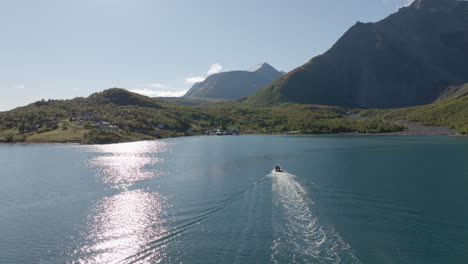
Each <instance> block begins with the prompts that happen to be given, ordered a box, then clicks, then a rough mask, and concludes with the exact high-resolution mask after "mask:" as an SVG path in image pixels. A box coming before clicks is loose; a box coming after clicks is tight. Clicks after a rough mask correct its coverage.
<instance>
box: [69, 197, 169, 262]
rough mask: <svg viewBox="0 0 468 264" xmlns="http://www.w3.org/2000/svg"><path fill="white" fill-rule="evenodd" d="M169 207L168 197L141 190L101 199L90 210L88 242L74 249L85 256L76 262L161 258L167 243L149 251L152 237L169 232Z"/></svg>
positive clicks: (86, 234) (85, 235)
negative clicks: (141, 257)
mask: <svg viewBox="0 0 468 264" xmlns="http://www.w3.org/2000/svg"><path fill="white" fill-rule="evenodd" d="M168 209H170V205H169V204H168V201H167V199H166V197H164V196H162V195H160V194H157V193H147V192H144V191H141V190H135V191H126V192H123V193H120V194H118V195H114V196H111V197H106V198H104V199H102V200H100V201H98V202H97V203H96V204H95V205H94V206H93V208H92V209H91V210H90V213H89V214H88V219H87V223H86V225H87V227H88V230H86V231H85V232H84V233H83V234H82V237H83V239H84V241H85V245H83V246H82V247H80V248H79V249H78V250H76V251H75V252H74V255H81V256H83V257H82V258H80V259H79V260H77V261H76V263H122V262H131V261H132V260H135V259H138V258H139V257H140V256H144V258H143V259H142V260H141V262H139V263H145V262H143V261H151V263H158V262H160V261H162V260H163V259H164V258H165V257H166V255H165V248H166V247H167V245H166V244H162V245H160V246H159V247H155V248H151V250H150V251H148V252H146V251H147V248H148V245H149V244H151V242H152V241H156V240H158V239H161V238H163V236H164V234H166V233H167V231H168V230H167V225H168V224H169V222H171V218H170V217H169V216H168V214H167V210H168ZM145 250H146V251H145Z"/></svg>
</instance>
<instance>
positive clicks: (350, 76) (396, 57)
mask: <svg viewBox="0 0 468 264" xmlns="http://www.w3.org/2000/svg"><path fill="white" fill-rule="evenodd" d="M467 61H468V2H466V1H456V0H416V1H414V2H413V3H412V4H411V5H410V6H407V7H403V8H400V9H399V11H398V12H397V13H395V14H392V15H390V16H389V17H387V18H385V19H383V20H381V21H379V22H376V23H361V22H358V23H356V24H355V25H354V26H353V27H351V28H350V29H349V30H348V31H347V32H346V33H345V34H344V35H343V36H342V37H341V38H340V39H339V40H338V41H337V42H336V43H335V44H334V45H333V46H332V47H331V48H330V49H329V50H328V51H327V52H326V53H324V54H323V55H320V56H317V57H314V58H312V59H311V60H310V61H309V62H307V63H306V64H304V65H302V66H300V67H298V68H296V69H294V70H293V71H291V72H289V73H288V74H286V75H284V76H283V77H281V78H279V79H277V80H275V81H274V82H273V83H271V84H269V85H268V86H266V87H264V88H262V89H260V90H258V91H256V92H255V93H254V94H253V95H251V96H250V97H249V98H248V99H247V102H248V103H251V104H259V105H269V104H277V103H284V102H295V103H304V104H322V105H340V106H359V107H379V108H395V107H406V106H415V105H422V104H428V103H432V102H434V101H435V100H436V99H437V98H438V97H439V96H440V95H441V94H442V93H443V92H444V89H445V88H447V87H449V86H453V85H459V84H462V83H465V82H467V81H468V66H467V64H466V63H467Z"/></svg>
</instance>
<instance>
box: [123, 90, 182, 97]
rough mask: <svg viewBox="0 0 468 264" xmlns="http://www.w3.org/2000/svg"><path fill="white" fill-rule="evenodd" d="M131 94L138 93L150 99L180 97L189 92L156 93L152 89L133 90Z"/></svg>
mask: <svg viewBox="0 0 468 264" xmlns="http://www.w3.org/2000/svg"><path fill="white" fill-rule="evenodd" d="M130 92H134V93H138V94H141V95H145V96H149V97H180V96H182V95H184V94H185V93H187V90H181V91H155V90H151V89H132V90H130Z"/></svg>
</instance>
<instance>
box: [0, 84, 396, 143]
mask: <svg viewBox="0 0 468 264" xmlns="http://www.w3.org/2000/svg"><path fill="white" fill-rule="evenodd" d="M346 111H347V109H344V108H340V107H328V106H313V105H298V104H284V105H279V106H275V107H251V106H247V105H244V104H242V103H239V102H226V103H219V104H212V105H207V106H182V105H175V104H171V103H168V102H165V101H162V100H158V99H154V98H149V97H145V96H142V95H138V94H135V93H131V92H128V91H126V90H123V89H117V88H114V89H109V90H106V91H104V92H101V93H95V94H93V95H91V96H89V97H88V98H75V99H72V100H48V101H45V100H43V101H39V102H35V103H33V104H30V105H28V106H24V107H20V108H17V109H14V110H11V111H8V112H2V113H0V141H10V142H11V141H26V142H82V143H111V142H122V141H133V140H142V139H153V138H164V137H174V136H182V135H193V134H204V133H206V132H207V131H212V130H215V129H218V128H221V129H229V128H234V127H235V128H237V129H239V130H240V131H241V132H249V133H284V132H300V133H337V132H353V131H356V132H386V131H398V130H401V129H402V128H401V127H400V126H396V125H392V124H389V123H381V122H380V121H378V120H377V119H373V120H361V121H356V120H352V119H349V118H347V117H346Z"/></svg>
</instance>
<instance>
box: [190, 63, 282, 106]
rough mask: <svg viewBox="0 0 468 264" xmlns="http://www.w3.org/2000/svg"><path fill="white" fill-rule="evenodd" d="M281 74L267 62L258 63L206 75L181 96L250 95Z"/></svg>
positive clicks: (209, 97)
mask: <svg viewBox="0 0 468 264" xmlns="http://www.w3.org/2000/svg"><path fill="white" fill-rule="evenodd" d="M282 75H283V74H282V73H281V72H279V71H277V70H276V69H275V68H273V67H272V66H271V65H269V64H268V63H263V64H259V65H257V66H255V67H253V68H251V69H249V70H247V71H230V72H222V73H217V74H213V75H211V76H208V78H206V80H205V81H203V82H200V83H195V84H194V85H193V86H192V88H191V89H190V90H189V91H188V92H187V93H186V94H185V95H184V96H183V97H186V98H204V99H239V98H242V97H246V96H249V95H251V94H252V93H253V92H255V91H256V90H258V89H260V88H262V87H264V86H266V85H268V84H269V83H271V82H272V81H273V80H275V79H277V78H279V77H281V76H282Z"/></svg>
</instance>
